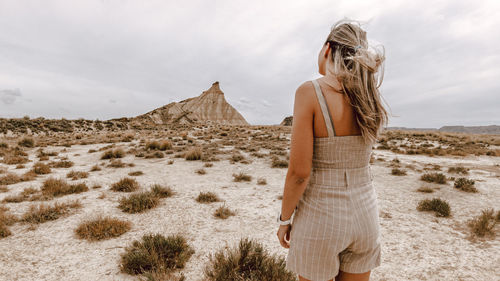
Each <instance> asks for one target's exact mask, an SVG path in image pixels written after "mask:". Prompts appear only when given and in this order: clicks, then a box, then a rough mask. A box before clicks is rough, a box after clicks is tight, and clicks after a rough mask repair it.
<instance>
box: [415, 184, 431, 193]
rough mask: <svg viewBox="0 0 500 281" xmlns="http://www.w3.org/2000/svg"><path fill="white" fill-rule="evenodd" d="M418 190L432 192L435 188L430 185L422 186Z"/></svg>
mask: <svg viewBox="0 0 500 281" xmlns="http://www.w3.org/2000/svg"><path fill="white" fill-rule="evenodd" d="M417 191H418V192H423V193H432V192H434V189H432V188H430V187H428V186H421V187H419V188H418V189H417Z"/></svg>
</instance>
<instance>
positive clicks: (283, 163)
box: [271, 156, 288, 168]
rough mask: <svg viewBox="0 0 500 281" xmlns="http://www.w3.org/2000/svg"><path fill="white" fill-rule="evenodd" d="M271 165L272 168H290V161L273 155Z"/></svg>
mask: <svg viewBox="0 0 500 281" xmlns="http://www.w3.org/2000/svg"><path fill="white" fill-rule="evenodd" d="M271 167H272V168H288V161H287V160H282V159H280V158H279V157H276V156H273V159H272V162H271Z"/></svg>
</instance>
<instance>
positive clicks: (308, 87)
mask: <svg viewBox="0 0 500 281" xmlns="http://www.w3.org/2000/svg"><path fill="white" fill-rule="evenodd" d="M311 93H314V85H313V83H312V81H311V80H307V81H305V82H303V83H302V84H300V85H299V87H298V88H297V91H296V95H301V96H309V95H310V94H311Z"/></svg>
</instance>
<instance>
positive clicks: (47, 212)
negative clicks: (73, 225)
mask: <svg viewBox="0 0 500 281" xmlns="http://www.w3.org/2000/svg"><path fill="white" fill-rule="evenodd" d="M81 207H82V205H81V203H80V202H79V201H73V202H70V203H58V202H56V203H55V204H54V205H53V206H50V205H46V204H44V203H42V204H40V205H38V206H35V205H31V206H30V209H29V211H27V212H26V213H24V215H23V217H22V221H24V222H28V223H44V222H47V221H51V220H56V219H58V218H60V217H63V216H66V215H68V214H70V211H71V210H72V209H77V208H81Z"/></svg>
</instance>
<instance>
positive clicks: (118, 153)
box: [101, 148, 125, 160]
mask: <svg viewBox="0 0 500 281" xmlns="http://www.w3.org/2000/svg"><path fill="white" fill-rule="evenodd" d="M123 156H125V151H123V149H121V148H117V149H114V150H113V149H110V150H106V151H105V152H104V153H103V154H102V155H101V159H103V160H104V159H114V158H123Z"/></svg>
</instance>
